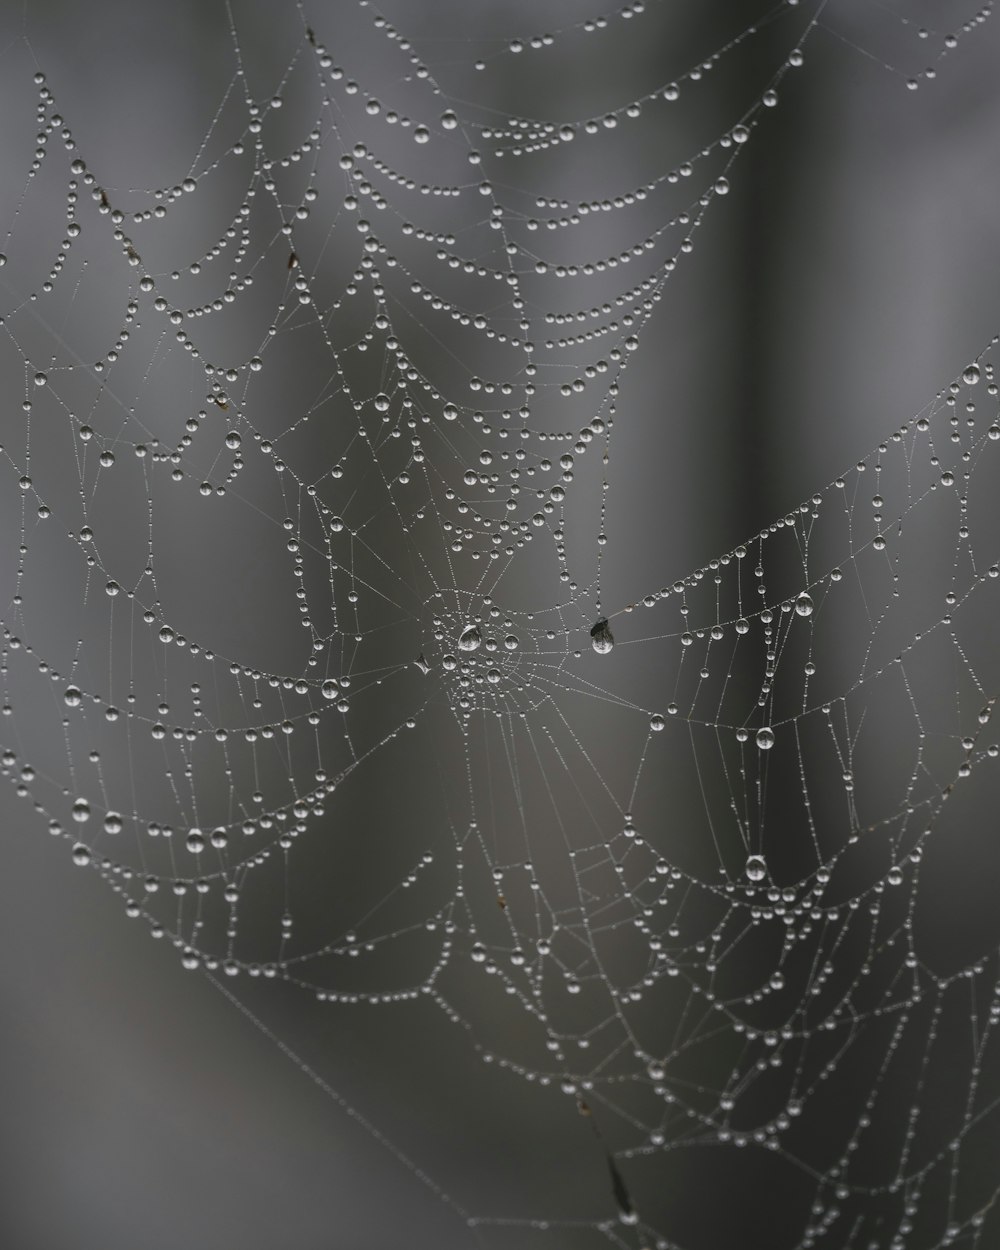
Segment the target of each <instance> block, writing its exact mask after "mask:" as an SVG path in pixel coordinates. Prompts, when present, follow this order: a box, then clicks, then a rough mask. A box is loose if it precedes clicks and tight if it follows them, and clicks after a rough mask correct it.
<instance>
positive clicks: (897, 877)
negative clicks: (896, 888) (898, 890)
mask: <svg viewBox="0 0 1000 1250" xmlns="http://www.w3.org/2000/svg"><path fill="white" fill-rule="evenodd" d="M886 881H888V882H889V884H890V885H902V884H903V870H902V868H900V866H899V865H898V864H893V866H892V867H891V868H890V869H889V873H888V875H887V876H886Z"/></svg>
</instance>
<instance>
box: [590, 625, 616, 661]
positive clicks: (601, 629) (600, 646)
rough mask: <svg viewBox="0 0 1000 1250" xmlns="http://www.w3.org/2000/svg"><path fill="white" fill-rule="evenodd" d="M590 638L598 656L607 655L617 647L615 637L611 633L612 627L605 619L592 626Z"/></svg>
mask: <svg viewBox="0 0 1000 1250" xmlns="http://www.w3.org/2000/svg"><path fill="white" fill-rule="evenodd" d="M590 637H591V639H592V640H593V647H594V650H595V651H596V652H597V654H598V655H607V654H608V652H609V651H610V650H611V649H612V648H613V647H614V645H615V636H614V634H612V632H611V626H610V625H609V624H608V622H607V621H606V620H603V619H602V620H600V621H598V622H597V623H596V624H595V625H593V626H591V629H590Z"/></svg>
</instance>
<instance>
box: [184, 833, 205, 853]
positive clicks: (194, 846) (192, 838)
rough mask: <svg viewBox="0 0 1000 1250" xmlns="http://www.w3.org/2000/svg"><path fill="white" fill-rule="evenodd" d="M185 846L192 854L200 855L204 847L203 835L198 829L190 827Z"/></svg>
mask: <svg viewBox="0 0 1000 1250" xmlns="http://www.w3.org/2000/svg"><path fill="white" fill-rule="evenodd" d="M185 846H187V849H188V850H189V851H190V852H191V854H192V855H200V854H201V853H202V851H203V850H204V849H205V835H204V834H203V833H202V831H201V830H200V829H192V830H191V831H190V832H189V833H188V836H187V840H186V842H185Z"/></svg>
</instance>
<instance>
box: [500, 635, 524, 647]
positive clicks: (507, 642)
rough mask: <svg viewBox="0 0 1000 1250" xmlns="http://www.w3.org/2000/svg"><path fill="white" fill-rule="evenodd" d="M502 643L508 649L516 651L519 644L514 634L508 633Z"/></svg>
mask: <svg viewBox="0 0 1000 1250" xmlns="http://www.w3.org/2000/svg"><path fill="white" fill-rule="evenodd" d="M503 645H504V646H505V647H506V648H507V650H508V651H516V650H517V649H518V647H519V646H520V645H521V643H520V640H519V639H518V638H517V636H516V635H515V634H508V635H507V637H506V638H505V639H504V640H503Z"/></svg>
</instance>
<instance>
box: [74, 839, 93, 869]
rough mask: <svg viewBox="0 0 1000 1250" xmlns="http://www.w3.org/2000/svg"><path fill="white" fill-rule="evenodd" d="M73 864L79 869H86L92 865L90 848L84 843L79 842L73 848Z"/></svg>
mask: <svg viewBox="0 0 1000 1250" xmlns="http://www.w3.org/2000/svg"><path fill="white" fill-rule="evenodd" d="M73 863H74V864H76V866H77V867H78V868H86V867H87V865H88V864H89V863H90V847H89V846H84V845H83V843H82V842H77V844H76V846H74V847H73Z"/></svg>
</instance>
